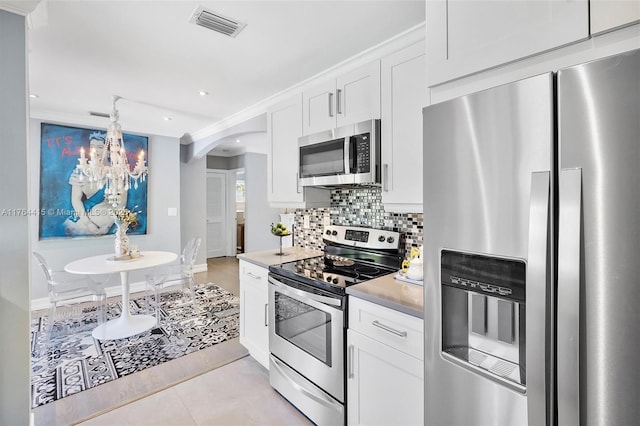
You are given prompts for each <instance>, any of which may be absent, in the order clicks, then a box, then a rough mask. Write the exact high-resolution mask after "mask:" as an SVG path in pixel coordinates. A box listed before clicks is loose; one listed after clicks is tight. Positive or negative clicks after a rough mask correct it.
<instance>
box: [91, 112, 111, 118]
mask: <svg viewBox="0 0 640 426" xmlns="http://www.w3.org/2000/svg"><path fill="white" fill-rule="evenodd" d="M89 115H92V116H94V117H102V118H109V114H107V113H104V112H95V111H89Z"/></svg>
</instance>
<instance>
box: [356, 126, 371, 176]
mask: <svg viewBox="0 0 640 426" xmlns="http://www.w3.org/2000/svg"><path fill="white" fill-rule="evenodd" d="M370 139H371V138H370V137H369V133H365V134H362V135H356V136H352V146H353V145H355V152H353V153H352V154H351V155H352V158H353V156H355V167H354V168H353V169H352V170H351V173H369V172H370V171H371V140H370Z"/></svg>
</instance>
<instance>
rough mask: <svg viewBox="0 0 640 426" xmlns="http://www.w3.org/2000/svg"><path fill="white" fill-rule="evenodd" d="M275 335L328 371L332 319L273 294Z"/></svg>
mask: <svg viewBox="0 0 640 426" xmlns="http://www.w3.org/2000/svg"><path fill="white" fill-rule="evenodd" d="M275 314H276V321H275V330H276V334H277V335H278V336H280V337H282V338H283V339H285V340H287V341H288V342H289V343H291V344H293V345H295V346H297V347H298V348H300V349H302V350H303V351H305V352H306V353H308V354H309V355H312V356H313V357H315V358H317V359H319V360H320V361H322V362H323V363H325V364H326V365H328V366H329V367H331V315H330V314H328V313H327V312H324V311H321V310H319V309H316V308H314V307H313V306H309V305H307V304H306V303H302V302H300V301H299V300H296V299H292V298H291V297H288V296H285V295H283V294H281V293H278V292H276V294H275Z"/></svg>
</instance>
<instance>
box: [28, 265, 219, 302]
mask: <svg viewBox="0 0 640 426" xmlns="http://www.w3.org/2000/svg"><path fill="white" fill-rule="evenodd" d="M207 270H208V269H207V264H206V263H201V264H199V265H193V273H198V272H207ZM145 288H146V284H145V282H144V281H139V282H135V283H131V284H129V293H130V294H131V293H137V292H140V291H144V290H145ZM104 291H105V293H107V297H112V296H121V295H122V287H121V286H120V285H115V286H111V287H105V289H104ZM87 300H90V299H89V298H87ZM50 307H51V304H50V303H49V298H48V297H41V298H38V299H33V300H32V301H31V311H39V310H42V309H49V308H50Z"/></svg>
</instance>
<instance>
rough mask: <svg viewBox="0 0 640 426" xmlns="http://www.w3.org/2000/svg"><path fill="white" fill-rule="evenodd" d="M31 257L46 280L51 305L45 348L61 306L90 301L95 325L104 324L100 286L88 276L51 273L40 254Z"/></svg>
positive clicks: (64, 272)
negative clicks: (92, 306)
mask: <svg viewBox="0 0 640 426" xmlns="http://www.w3.org/2000/svg"><path fill="white" fill-rule="evenodd" d="M33 256H34V257H35V258H36V260H37V261H38V264H39V265H40V267H41V268H42V272H44V275H45V277H46V279H47V289H48V292H49V303H50V305H51V306H50V308H49V314H48V317H47V323H46V328H45V333H44V336H45V342H46V346H48V345H49V343H50V342H51V337H52V336H51V335H52V331H53V328H54V323H55V322H56V311H57V309H58V308H59V307H61V306H70V305H73V304H79V303H85V302H87V301H88V300H89V299H90V300H92V301H93V302H95V304H96V315H97V325H103V324H105V322H106V311H107V296H106V294H105V291H104V287H103V286H102V284H100V283H98V282H96V281H94V280H93V279H91V278H90V277H89V276H88V275H78V274H71V273H69V272H66V271H53V270H52V269H51V268H50V267H49V265H48V264H47V261H46V260H45V258H44V257H43V256H42V255H41V254H40V253H38V252H35V251H34V252H33ZM46 346H45V347H46Z"/></svg>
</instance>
